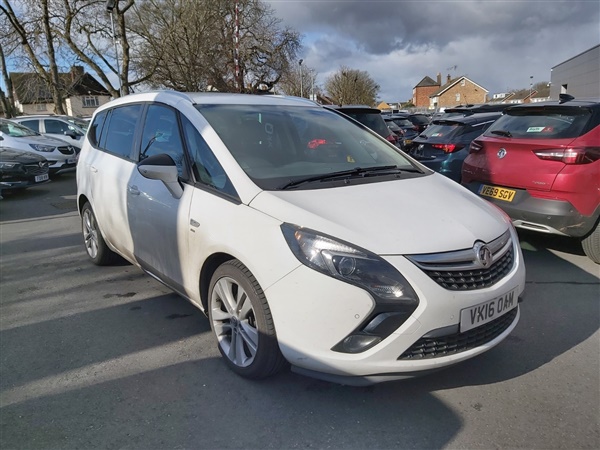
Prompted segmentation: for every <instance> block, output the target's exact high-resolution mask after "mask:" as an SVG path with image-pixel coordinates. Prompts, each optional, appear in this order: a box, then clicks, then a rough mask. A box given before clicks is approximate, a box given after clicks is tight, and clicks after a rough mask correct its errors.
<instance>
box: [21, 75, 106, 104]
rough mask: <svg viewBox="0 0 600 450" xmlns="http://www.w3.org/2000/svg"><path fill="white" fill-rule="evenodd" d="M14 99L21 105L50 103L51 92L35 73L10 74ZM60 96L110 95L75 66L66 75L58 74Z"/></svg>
mask: <svg viewBox="0 0 600 450" xmlns="http://www.w3.org/2000/svg"><path fill="white" fill-rule="evenodd" d="M10 79H11V81H12V84H13V87H14V90H15V97H16V99H17V100H18V101H19V102H21V103H23V104H27V103H40V102H46V103H47V102H52V92H51V91H50V89H48V85H47V84H46V81H45V80H44V79H43V78H42V77H41V76H40V75H39V74H38V73H35V72H33V73H32V72H11V73H10ZM58 79H59V83H60V85H61V89H62V94H63V95H64V96H65V97H71V96H74V95H110V93H109V92H108V91H107V90H106V88H105V87H104V86H102V85H101V84H100V83H99V82H98V81H97V80H96V79H95V78H94V77H93V76H91V75H90V74H89V73H87V72H84V71H83V67H78V66H75V67H73V68H72V69H71V71H70V72H67V73H59V74H58Z"/></svg>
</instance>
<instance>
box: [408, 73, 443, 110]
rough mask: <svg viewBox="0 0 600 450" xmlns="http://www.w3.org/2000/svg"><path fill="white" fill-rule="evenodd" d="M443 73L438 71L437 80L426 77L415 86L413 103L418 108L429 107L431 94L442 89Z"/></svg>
mask: <svg viewBox="0 0 600 450" xmlns="http://www.w3.org/2000/svg"><path fill="white" fill-rule="evenodd" d="M441 85H442V75H441V74H439V73H438V76H437V82H436V81H435V80H433V79H431V78H430V77H425V78H423V79H422V80H421V81H419V84H417V85H416V86H415V87H414V88H413V95H412V103H413V105H415V106H416V107H417V108H429V96H430V95H431V94H434V93H435V92H437V91H438V90H439V89H440V86H441Z"/></svg>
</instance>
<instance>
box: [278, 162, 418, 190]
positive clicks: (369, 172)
mask: <svg viewBox="0 0 600 450" xmlns="http://www.w3.org/2000/svg"><path fill="white" fill-rule="evenodd" d="M402 172H415V173H422V172H421V171H420V170H418V169H415V168H412V167H410V168H407V169H401V168H399V167H398V166H376V167H364V168H363V167H355V168H354V169H350V170H341V171H339V172H330V173H323V174H320V175H314V176H311V177H307V178H301V179H299V180H293V181H290V182H289V183H286V184H284V185H283V186H281V187H279V188H278V189H279V190H285V189H289V188H292V187H296V186H299V185H301V184H304V183H312V182H314V181H331V180H336V179H339V178H349V177H361V178H364V177H370V176H379V175H393V174H397V173H402Z"/></svg>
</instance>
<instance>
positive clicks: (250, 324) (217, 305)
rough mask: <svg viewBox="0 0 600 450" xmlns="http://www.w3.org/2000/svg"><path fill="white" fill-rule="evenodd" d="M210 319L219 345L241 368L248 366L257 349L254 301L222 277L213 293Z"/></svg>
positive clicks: (236, 285)
mask: <svg viewBox="0 0 600 450" xmlns="http://www.w3.org/2000/svg"><path fill="white" fill-rule="evenodd" d="M211 320H212V326H213V330H214V332H215V334H216V336H217V339H218V341H219V346H220V347H221V349H222V350H223V353H224V354H225V355H226V356H227V358H228V359H229V360H230V361H231V362H232V363H233V364H235V365H236V366H238V367H248V366H249V365H250V364H252V362H253V361H254V358H255V356H256V352H257V350H258V330H257V328H256V317H255V313H254V308H253V307H252V302H251V301H250V298H249V297H248V294H247V293H246V291H244V289H243V288H242V287H241V286H240V285H239V283H238V282H237V281H236V280H234V279H233V278H230V277H223V278H220V279H219V280H218V281H217V283H216V284H215V286H214V289H213V290H212V294H211Z"/></svg>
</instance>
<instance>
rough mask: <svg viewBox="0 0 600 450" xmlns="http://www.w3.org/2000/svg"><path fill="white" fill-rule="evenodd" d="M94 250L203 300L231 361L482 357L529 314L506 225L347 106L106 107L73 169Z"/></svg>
mask: <svg viewBox="0 0 600 450" xmlns="http://www.w3.org/2000/svg"><path fill="white" fill-rule="evenodd" d="M77 185H78V194H77V195H78V205H79V211H80V214H81V218H82V230H83V238H84V242H85V248H86V250H87V253H88V255H89V257H90V258H91V260H92V261H93V262H94V263H96V264H108V263H110V262H112V261H114V257H115V254H119V255H121V256H122V257H124V258H125V259H127V260H129V261H130V262H132V263H133V264H135V265H137V266H139V267H140V268H142V269H143V270H144V271H146V272H147V273H148V274H150V275H151V276H153V277H154V278H156V279H158V280H160V281H162V282H163V283H164V284H166V285H168V286H169V287H171V288H172V289H173V290H174V291H176V292H178V293H179V294H180V295H181V296H183V297H185V298H186V299H188V300H189V301H191V302H192V303H193V304H195V305H196V306H197V307H198V308H200V309H201V310H203V311H204V312H205V313H206V314H207V316H208V318H209V321H210V325H211V327H212V330H213V332H214V335H215V339H216V342H217V343H218V346H219V350H220V351H221V354H222V355H223V357H224V359H225V361H226V363H227V364H228V366H229V367H230V368H231V369H233V370H234V371H235V372H237V373H238V374H240V375H242V376H245V377H249V378H262V377H266V376H269V375H272V374H274V373H276V372H277V371H279V370H280V369H282V368H283V367H285V366H286V365H287V363H289V364H291V366H292V369H293V370H295V371H298V372H300V373H303V374H306V375H310V376H314V377H317V378H322V379H327V380H332V381H337V382H340V383H344V384H364V383H372V382H378V381H385V380H391V379H397V378H404V377H407V376H414V375H419V374H423V373H426V372H429V371H432V370H436V369H439V368H442V367H445V366H449V365H451V364H455V363H458V362H460V361H464V360H466V359H469V358H472V357H474V356H476V355H479V354H481V353H483V352H485V351H487V350H489V349H491V348H492V347H494V346H495V345H497V344H499V343H500V342H501V341H502V340H503V339H505V338H506V337H507V336H508V335H509V333H510V332H511V331H512V330H513V329H514V328H515V326H516V325H517V322H518V320H519V315H520V312H519V304H518V302H519V298H520V297H521V296H522V293H523V290H524V287H525V267H524V263H523V257H522V254H521V250H520V247H519V242H518V238H517V235H516V233H515V231H514V229H513V226H512V225H511V222H510V220H509V219H508V218H507V217H506V216H505V215H504V214H503V213H502V212H500V211H499V210H498V209H496V207H494V206H493V205H491V204H490V203H488V202H486V201H484V200H482V199H480V198H478V197H477V196H475V195H474V194H472V193H470V192H468V191H467V190H466V189H464V188H463V187H461V186H459V185H458V184H456V183H454V182H453V181H451V180H448V179H447V178H446V177H444V176H442V175H439V174H436V173H434V172H432V171H431V170H429V169H427V168H425V167H424V166H422V165H420V164H419V163H417V162H415V161H414V160H412V159H410V158H409V157H407V156H406V155H405V154H403V153H402V152H400V151H398V150H397V149H395V147H394V146H392V145H391V144H389V143H388V142H386V141H385V140H384V139H383V138H381V137H379V136H378V135H376V134H375V133H373V132H371V131H369V130H368V129H367V128H365V127H362V126H360V125H359V124H357V123H355V122H352V121H349V120H347V118H345V117H344V116H342V115H341V114H340V113H337V112H334V111H331V110H327V109H325V108H322V107H320V106H318V105H316V104H314V103H312V102H309V101H307V100H303V99H298V98H289V97H288V98H286V97H279V96H251V95H242V94H219V93H202V94H182V93H177V92H154V93H145V94H134V95H128V96H126V97H123V98H120V99H117V100H114V101H112V102H110V103H108V104H106V105H104V106H102V107H100V108H98V110H97V111H96V112H95V114H94V117H93V119H92V123H91V126H90V129H89V131H88V133H87V135H86V139H85V142H84V146H83V148H82V150H81V153H80V157H79V164H78V168H77Z"/></svg>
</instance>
